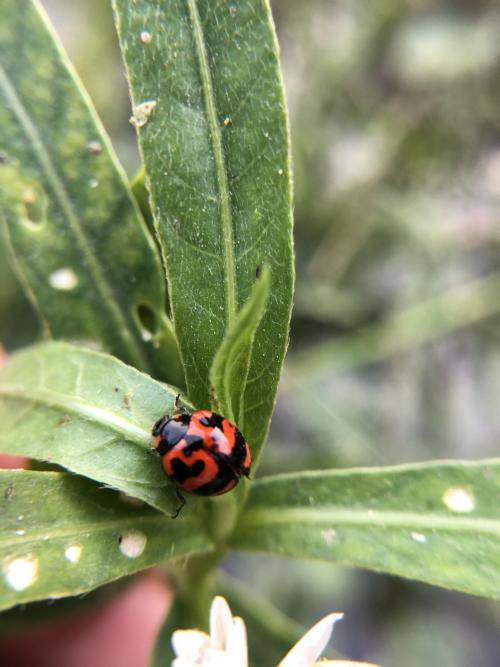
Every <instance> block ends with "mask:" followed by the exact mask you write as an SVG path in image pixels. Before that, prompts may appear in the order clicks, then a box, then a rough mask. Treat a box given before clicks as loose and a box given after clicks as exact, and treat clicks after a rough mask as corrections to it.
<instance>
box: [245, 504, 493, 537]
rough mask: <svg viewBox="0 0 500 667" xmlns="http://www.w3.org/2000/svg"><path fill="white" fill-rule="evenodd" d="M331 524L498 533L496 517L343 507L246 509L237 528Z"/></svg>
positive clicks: (334, 526) (333, 526) (332, 526)
mask: <svg viewBox="0 0 500 667" xmlns="http://www.w3.org/2000/svg"><path fill="white" fill-rule="evenodd" d="M302 524H307V525H308V526H310V527H313V528H314V527H315V526H317V527H324V526H325V525H326V524H328V526H329V527H331V528H337V527H341V526H367V527H375V526H376V527H378V528H419V529H421V530H429V531H433V530H444V531H450V532H460V531H461V532H474V533H487V534H492V535H495V536H497V537H500V520H495V519H486V518H483V517H475V518H474V517H473V516H463V515H458V514H457V515H455V514H454V515H449V516H443V515H438V514H429V513H422V514H419V513H416V512H395V511H392V510H391V511H384V510H382V511H381V510H371V509H368V510H347V509H341V508H335V507H331V508H306V507H300V508H293V509H286V508H276V507H272V508H270V509H254V510H252V509H249V510H248V512H246V513H244V514H243V516H242V517H241V519H240V526H241V530H242V531H245V530H246V529H247V528H248V527H252V528H262V527H265V526H278V525H281V526H294V525H295V526H296V525H302Z"/></svg>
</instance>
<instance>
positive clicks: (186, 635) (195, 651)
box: [172, 630, 210, 667]
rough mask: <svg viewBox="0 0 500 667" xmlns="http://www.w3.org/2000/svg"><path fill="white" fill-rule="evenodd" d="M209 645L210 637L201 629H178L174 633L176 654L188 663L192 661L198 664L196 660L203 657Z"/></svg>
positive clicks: (173, 644)
mask: <svg viewBox="0 0 500 667" xmlns="http://www.w3.org/2000/svg"><path fill="white" fill-rule="evenodd" d="M209 646H210V637H209V636H208V635H207V634H206V632H200V630H176V631H175V632H174V634H173V635H172V648H173V649H174V653H175V655H176V656H177V657H178V658H182V659H183V660H186V661H187V662H188V663H189V662H190V661H191V662H192V663H193V664H196V661H199V660H200V659H201V655H202V652H203V651H204V650H205V649H206V648H208V647H209ZM200 664H201V663H200ZM176 667H177V665H176Z"/></svg>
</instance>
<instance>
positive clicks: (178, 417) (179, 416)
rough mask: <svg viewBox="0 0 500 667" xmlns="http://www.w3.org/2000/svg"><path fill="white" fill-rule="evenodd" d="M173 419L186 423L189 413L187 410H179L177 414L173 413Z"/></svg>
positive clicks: (189, 416)
mask: <svg viewBox="0 0 500 667" xmlns="http://www.w3.org/2000/svg"><path fill="white" fill-rule="evenodd" d="M175 421H178V422H180V423H181V424H186V425H188V424H189V422H190V421H191V415H190V414H189V412H180V413H179V414H177V415H175Z"/></svg>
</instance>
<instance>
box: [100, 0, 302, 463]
mask: <svg viewBox="0 0 500 667" xmlns="http://www.w3.org/2000/svg"><path fill="white" fill-rule="evenodd" d="M113 5H114V8H115V14H116V20H117V26H118V33H119V37H120V43H121V47H122V51H123V54H124V57H125V62H126V66H127V70H128V76H129V81H130V85H131V90H132V101H133V107H134V116H135V124H136V125H137V126H138V133H139V141H140V146H141V150H142V154H143V157H144V163H145V168H146V182H147V184H148V186H149V190H150V193H151V201H152V211H153V216H154V218H155V225H156V228H157V232H158V236H159V238H160V241H161V244H162V248H163V252H164V256H165V261H166V265H167V269H168V283H169V290H170V301H171V306H172V314H173V320H174V324H175V329H176V333H177V336H178V340H179V346H180V351H181V356H182V359H183V362H184V366H185V372H186V379H187V385H188V392H189V396H190V398H191V400H192V401H193V403H194V404H195V405H196V406H197V407H206V406H208V405H209V404H210V386H209V385H210V383H209V371H210V368H211V365H212V361H213V359H214V357H215V355H216V353H217V350H218V349H219V347H220V345H221V343H222V341H223V340H224V336H225V334H226V331H227V330H228V329H230V328H231V327H232V325H233V323H234V322H235V320H236V317H237V313H238V311H239V310H240V309H241V308H242V307H243V305H244V304H245V302H246V301H247V299H248V297H249V295H250V292H251V290H252V286H253V284H254V282H255V275H256V272H257V273H258V271H259V269H260V267H262V266H264V265H268V266H269V267H270V270H271V277H272V285H271V290H270V295H271V296H270V298H269V301H268V304H267V308H266V312H265V313H264V316H263V317H262V321H261V324H260V326H259V329H258V331H257V333H256V336H255V342H254V346H253V352H252V358H251V362H250V368H249V373H248V379H247V387H246V390H245V409H246V412H247V416H248V418H249V421H248V426H247V427H246V429H247V433H246V435H247V438H248V439H249V441H250V442H251V443H252V445H253V446H254V449H255V450H256V449H257V448H258V447H260V445H261V443H262V440H263V439H264V437H265V434H266V432H267V428H268V423H269V419H270V415H271V412H272V408H273V405H274V398H275V394H276V387H277V383H278V379H279V375H280V370H281V364H282V360H283V356H284V352H285V348H286V343H287V336H288V324H289V317H290V307H291V298H292V284H293V266H292V246H291V200H290V174H289V152H288V136H287V126H286V111H285V104H284V96H283V88H282V83H281V78H280V72H279V64H278V51H277V45H276V41H275V35H274V28H273V25H272V19H271V15H270V11H269V6H268V4H267V2H263V1H262V0H241V1H240V2H234V3H222V2H216V1H215V0H203V1H199V0H171V1H169V2H163V1H162V0H136V1H135V2H133V3H130V2H128V1H127V0H114V1H113ZM146 103H147V106H145V104H146ZM145 110H147V113H145ZM250 418H251V420H250Z"/></svg>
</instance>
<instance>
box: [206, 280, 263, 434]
mask: <svg viewBox="0 0 500 667" xmlns="http://www.w3.org/2000/svg"><path fill="white" fill-rule="evenodd" d="M265 268H266V269H267V267H265ZM270 278H271V276H270V274H269V271H268V270H265V271H263V273H262V276H261V277H260V279H259V280H257V281H256V283H255V285H254V287H253V289H252V292H251V294H250V297H249V299H248V301H247V302H246V303H245V305H244V306H243V308H242V309H241V310H240V311H239V313H238V315H237V317H236V320H235V322H234V323H233V325H232V326H231V328H230V329H229V330H228V332H227V334H226V337H225V338H224V340H223V341H222V344H221V346H220V348H219V349H218V350H217V354H216V355H215V359H214V362H213V364H212V368H211V370H210V382H211V385H212V388H213V392H214V398H215V399H216V405H217V407H218V408H220V410H221V412H222V414H224V415H226V416H227V417H229V419H231V420H232V421H233V422H234V423H236V424H238V426H239V428H240V429H241V430H242V431H243V432H245V426H246V423H247V420H246V415H245V403H244V394H245V386H246V383H247V377H248V371H249V368H250V361H251V356H252V349H253V343H254V339H255V332H256V330H257V328H258V326H259V323H260V321H261V319H262V315H263V313H264V310H265V307H266V304H267V301H268V299H269V287H270Z"/></svg>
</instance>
